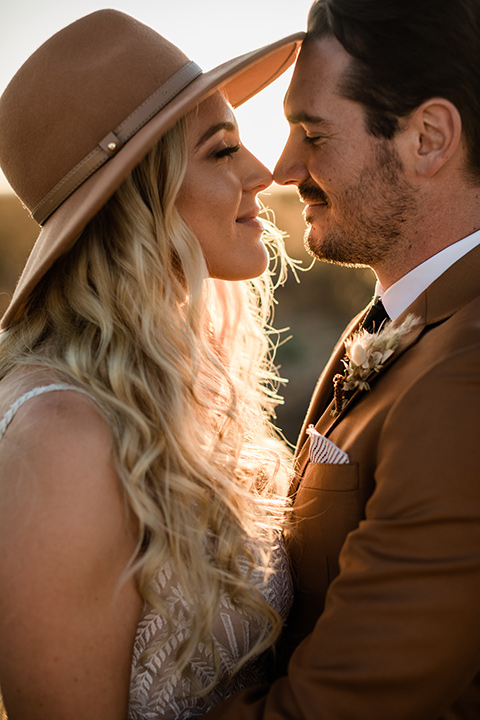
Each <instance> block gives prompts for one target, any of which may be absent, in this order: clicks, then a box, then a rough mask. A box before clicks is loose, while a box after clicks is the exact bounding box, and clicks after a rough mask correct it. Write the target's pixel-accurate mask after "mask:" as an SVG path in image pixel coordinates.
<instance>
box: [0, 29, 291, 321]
mask: <svg viewBox="0 0 480 720" xmlns="http://www.w3.org/2000/svg"><path fill="white" fill-rule="evenodd" d="M304 35H305V33H303V32H301V33H296V34H294V35H290V36H288V37H286V38H283V39H282V40H278V41H277V42H275V43H272V44H271V45H267V46H265V47H262V48H260V49H258V50H254V51H252V52H249V53H246V54H244V55H241V56H240V57H237V58H234V59H233V60H229V61H228V62H226V63H223V64H222V65H219V66H218V67H216V68H214V69H213V70H210V71H208V72H206V73H202V74H201V75H199V76H198V77H197V78H196V79H195V80H193V81H192V82H191V83H190V84H189V85H188V86H187V87H186V88H184V90H182V91H181V92H180V93H179V94H178V95H176V96H175V98H173V100H171V101H170V102H169V103H168V105H166V106H165V107H164V108H163V109H162V110H161V111H160V112H159V113H158V114H157V115H155V116H154V117H153V118H152V119H151V120H150V121H149V122H148V123H147V124H146V125H144V126H143V127H142V128H141V129H140V130H139V131H138V132H137V133H136V134H135V135H134V136H133V137H132V138H131V139H130V140H129V141H128V142H127V143H125V145H124V146H123V147H122V149H121V150H120V151H119V152H118V153H117V154H116V155H115V156H114V157H112V158H111V159H110V160H109V161H108V162H107V163H105V164H104V165H103V166H102V167H101V168H100V169H99V170H97V171H96V172H95V173H94V174H93V175H91V177H89V178H88V180H86V181H85V182H84V183H83V184H82V185H81V186H80V187H79V188H78V189H77V190H76V191H75V192H74V193H73V194H72V195H70V196H69V197H68V198H67V199H66V200H65V201H64V202H63V203H62V205H60V207H59V208H58V209H57V210H56V211H55V212H54V213H53V214H52V215H51V216H50V217H49V218H48V220H47V221H46V223H45V225H44V226H43V227H42V229H41V231H40V234H39V236H38V238H37V240H36V242H35V245H34V246H33V249H32V251H31V253H30V255H29V257H28V260H27V262H26V264H25V267H24V269H23V272H22V274H21V276H20V278H19V280H18V283H17V286H16V288H15V291H14V294H13V297H12V300H11V302H10V304H9V306H8V308H7V310H6V311H5V314H4V315H3V317H2V319H1V321H0V327H2V328H5V327H7V326H8V325H10V324H11V323H12V322H13V321H14V320H15V319H17V318H18V317H19V316H20V315H21V312H22V310H23V308H24V307H25V304H26V302H27V300H28V298H29V296H30V294H31V293H32V291H33V289H34V288H35V286H36V285H37V284H38V282H39V281H40V279H41V278H42V277H43V276H44V275H45V273H46V272H47V271H48V270H49V269H50V268H51V267H52V265H53V263H54V262H55V261H56V260H57V259H58V258H59V257H60V256H61V255H63V254H64V253H65V252H66V251H67V250H69V249H70V248H71V247H72V246H73V245H74V244H75V242H76V240H77V239H78V237H79V235H80V234H81V232H82V230H83V229H84V227H85V226H86V224H87V223H88V222H89V221H90V220H91V219H92V218H93V217H94V215H96V213H97V212H98V211H99V210H100V209H101V208H102V207H103V205H105V203H106V202H107V200H108V199H109V198H110V197H111V196H112V195H113V194H114V193H115V191H116V190H117V188H118V187H119V186H120V184H121V183H122V182H123V180H124V179H125V178H126V177H127V175H128V174H129V173H130V172H131V170H133V168H134V167H135V166H136V165H138V163H139V162H140V161H141V160H142V159H143V158H144V157H145V155H146V154H147V153H148V151H149V150H150V148H152V147H153V146H154V145H155V143H156V142H157V141H158V140H159V139H160V138H161V137H162V135H164V133H165V132H166V131H167V130H169V129H170V128H171V127H172V126H173V125H174V124H175V123H176V122H177V120H179V119H180V118H181V117H183V116H184V115H186V114H187V113H188V112H189V111H190V110H192V109H193V108H194V107H195V106H196V105H198V104H199V103H200V102H202V101H203V100H205V99H206V98H207V97H208V96H209V95H211V94H212V93H214V92H215V91H216V90H218V89H220V88H222V89H224V90H225V92H226V95H227V97H228V99H229V102H230V103H231V104H232V105H233V107H238V106H239V105H241V104H242V103H243V102H245V101H246V100H248V99H249V98H251V97H253V96H254V95H256V94H257V93H258V92H260V90H262V89H263V88H265V87H267V86H268V85H270V83H272V82H273V81H274V80H275V79H276V78H278V77H279V76H280V75H282V74H283V72H285V70H287V68H288V67H290V65H292V63H293V62H294V61H295V58H296V55H297V52H298V50H299V48H300V45H301V42H302V40H303V38H304Z"/></svg>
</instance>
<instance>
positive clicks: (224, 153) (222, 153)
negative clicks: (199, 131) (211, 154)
mask: <svg viewBox="0 0 480 720" xmlns="http://www.w3.org/2000/svg"><path fill="white" fill-rule="evenodd" d="M239 150H240V145H229V146H228V147H225V148H222V149H221V150H217V152H216V153H215V157H216V158H223V157H233V155H234V154H235V153H236V152H238V151H239Z"/></svg>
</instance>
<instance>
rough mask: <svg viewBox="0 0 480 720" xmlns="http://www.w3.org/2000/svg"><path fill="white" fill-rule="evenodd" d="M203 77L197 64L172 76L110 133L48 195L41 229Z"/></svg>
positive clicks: (38, 213) (39, 216) (39, 211)
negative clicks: (72, 196) (121, 151)
mask: <svg viewBox="0 0 480 720" xmlns="http://www.w3.org/2000/svg"><path fill="white" fill-rule="evenodd" d="M201 74H202V69H201V68H200V67H199V66H198V65H197V64H196V63H194V62H193V61H192V62H189V63H187V64H186V65H184V66H183V67H182V68H180V70H178V71H177V72H176V73H175V74H174V75H172V76H171V77H170V78H169V79H168V80H167V81H166V82H165V83H164V84H163V85H161V86H160V87H159V88H158V90H155V92H154V93H153V94H152V95H150V97H148V98H147V99H146V100H145V102H143V103H142V104H141V105H140V106H139V107H138V108H137V109H136V110H134V111H133V113H131V115H129V116H128V117H127V118H126V120H124V121H123V122H122V123H121V124H120V125H119V126H118V127H117V128H115V130H112V132H109V133H108V135H106V136H105V137H104V138H103V140H100V142H99V143H98V145H97V146H96V147H95V148H94V149H93V150H92V152H91V153H89V154H88V155H86V156H85V157H84V158H83V160H81V161H80V162H79V163H78V165H76V166H75V167H74V168H73V170H71V171H70V172H69V173H67V174H66V175H65V177H64V178H62V180H60V182H59V183H57V185H55V187H54V188H53V189H52V190H50V192H49V193H48V194H47V195H45V197H44V198H43V200H41V201H40V202H39V203H38V205H37V206H36V207H35V208H34V209H33V211H32V217H33V218H34V219H35V220H36V221H37V222H38V224H39V225H43V223H44V222H45V221H46V220H47V219H48V218H49V217H50V215H51V214H52V213H53V212H55V210H56V209H57V208H58V207H59V206H60V205H61V204H62V203H63V202H64V200H66V199H67V198H68V197H69V195H71V194H72V193H73V192H74V191H75V190H76V189H77V188H78V187H79V186H80V185H82V183H84V182H85V180H87V178H89V177H90V175H93V173H94V172H95V171H96V170H98V168H100V167H101V166H102V165H104V164H105V163H106V162H107V160H110V158H112V157H113V156H114V155H116V154H117V152H118V151H119V150H120V149H121V148H122V147H123V145H125V143H126V142H127V141H128V140H130V138H131V137H133V135H135V133H137V132H138V131H139V130H140V128H142V127H143V126H144V125H146V123H147V122H148V121H149V120H151V119H152V118H153V117H154V116H155V115H156V114H157V113H159V112H160V110H161V109H162V108H164V107H165V105H168V103H169V102H170V101H171V100H173V98H174V97H176V96H177V95H178V94H179V93H180V92H181V91H182V90H183V89H184V88H186V87H187V85H190V83H191V82H193V80H195V78H197V77H198V76H199V75H201Z"/></svg>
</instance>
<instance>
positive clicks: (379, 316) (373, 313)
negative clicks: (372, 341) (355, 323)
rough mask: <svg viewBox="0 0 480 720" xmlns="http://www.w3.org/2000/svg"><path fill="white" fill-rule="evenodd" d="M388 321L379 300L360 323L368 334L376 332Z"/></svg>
mask: <svg viewBox="0 0 480 720" xmlns="http://www.w3.org/2000/svg"><path fill="white" fill-rule="evenodd" d="M387 320H390V318H389V316H388V313H387V311H386V310H385V308H384V306H383V303H382V301H381V299H380V298H378V300H376V301H375V302H374V303H373V305H372V307H371V308H370V310H369V311H368V313H367V315H366V317H365V320H364V321H363V323H362V329H363V330H366V331H367V332H369V333H374V332H378V331H379V330H380V328H381V327H382V325H383V324H384V323H385V322H386V321H387Z"/></svg>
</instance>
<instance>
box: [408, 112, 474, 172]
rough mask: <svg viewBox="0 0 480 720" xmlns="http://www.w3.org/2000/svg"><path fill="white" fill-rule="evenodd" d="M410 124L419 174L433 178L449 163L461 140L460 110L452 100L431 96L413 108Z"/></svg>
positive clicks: (416, 167)
mask: <svg viewBox="0 0 480 720" xmlns="http://www.w3.org/2000/svg"><path fill="white" fill-rule="evenodd" d="M408 126H409V130H410V131H413V137H414V142H415V156H414V166H415V170H416V172H417V173H418V174H419V175H422V176H424V177H431V176H433V175H435V173H437V172H438V171H439V170H440V168H442V167H443V166H444V165H445V163H446V162H448V160H449V159H450V158H451V157H452V155H453V154H454V153H455V152H456V150H457V149H458V147H459V145H460V143H461V139H462V119H461V117H460V113H459V112H458V110H457V108H456V107H455V105H454V104H453V103H451V102H450V100H446V99H445V98H431V99H430V100H426V101H425V102H424V103H422V104H421V105H420V106H419V107H418V108H417V109H416V110H415V111H414V113H413V114H412V116H411V118H410V122H409V123H408Z"/></svg>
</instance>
